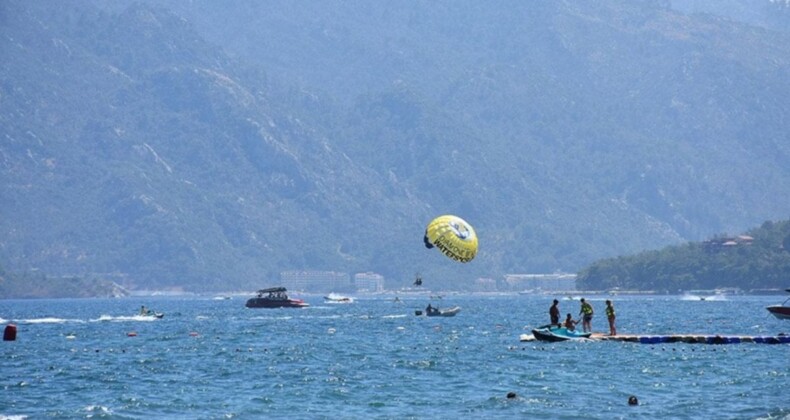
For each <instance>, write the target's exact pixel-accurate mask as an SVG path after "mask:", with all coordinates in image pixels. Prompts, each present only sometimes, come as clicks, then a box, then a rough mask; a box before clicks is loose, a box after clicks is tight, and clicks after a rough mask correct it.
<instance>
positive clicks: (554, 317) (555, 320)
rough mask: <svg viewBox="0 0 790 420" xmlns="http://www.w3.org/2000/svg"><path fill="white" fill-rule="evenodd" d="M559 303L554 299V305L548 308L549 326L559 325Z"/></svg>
mask: <svg viewBox="0 0 790 420" xmlns="http://www.w3.org/2000/svg"><path fill="white" fill-rule="evenodd" d="M559 304H560V301H558V300H557V299H554V304H553V305H551V308H549V316H550V317H551V325H560V307H559V306H558V305H559Z"/></svg>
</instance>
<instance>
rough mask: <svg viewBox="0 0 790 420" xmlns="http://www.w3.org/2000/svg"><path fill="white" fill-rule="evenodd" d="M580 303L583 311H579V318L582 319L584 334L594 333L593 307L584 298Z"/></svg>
mask: <svg viewBox="0 0 790 420" xmlns="http://www.w3.org/2000/svg"><path fill="white" fill-rule="evenodd" d="M579 302H581V304H582V309H581V311H579V316H580V317H581V319H582V330H583V331H584V332H592V318H593V312H594V311H593V307H592V305H590V304H589V303H587V301H586V300H584V298H581V299H579Z"/></svg>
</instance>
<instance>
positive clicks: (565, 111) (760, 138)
mask: <svg viewBox="0 0 790 420" xmlns="http://www.w3.org/2000/svg"><path fill="white" fill-rule="evenodd" d="M703 3H704V2H703ZM753 3H754V4H755V7H762V6H758V3H760V5H765V4H766V3H761V2H753ZM769 3H771V4H773V2H769ZM670 6H671V4H670V3H669V2H663V1H647V0H646V1H612V2H589V1H553V2H495V3H492V4H484V3H480V2H473V1H465V2H464V1H461V2H459V1H452V2H450V1H424V2H423V1H413V2H394V3H393V2H369V1H358V2H354V1H349V2H339V3H330V2H284V3H283V4H271V3H265V2H255V1H239V2H233V3H224V2H213V1H201V0H194V1H189V2H184V1H150V2H124V1H120V2H106V3H105V2H96V4H92V3H90V2H70V3H62V2H55V1H36V2H29V1H21V0H20V1H4V2H2V3H0V57H2V60H0V203H2V204H0V264H2V265H3V266H4V267H5V268H6V269H9V270H12V271H13V270H20V271H23V270H30V269H33V268H35V269H39V270H41V271H43V272H46V273H50V274H53V275H80V276H98V277H101V276H106V277H108V278H112V279H115V280H118V281H119V282H120V283H122V284H124V285H125V286H128V287H131V288H148V289H156V288H166V287H181V288H184V289H187V290H196V291H204V290H205V291H208V290H232V289H242V288H248V289H249V288H255V287H257V286H261V285H264V284H270V283H271V282H272V281H276V279H277V278H278V276H279V272H281V271H284V270H301V269H310V270H334V271H344V272H349V273H355V272H364V271H373V272H378V273H381V274H383V275H384V276H385V277H386V279H387V286H388V287H391V288H394V287H397V286H398V285H406V284H408V283H410V282H411V280H412V277H413V275H414V273H415V272H416V271H420V272H421V273H422V275H423V278H424V279H425V280H426V283H428V282H430V283H428V284H432V285H435V286H440V287H447V288H457V289H464V288H466V287H468V285H469V284H471V281H472V280H473V279H475V278H477V277H491V278H501V276H502V275H503V274H505V273H539V272H553V271H558V270H559V271H566V272H576V271H578V270H580V269H581V268H583V267H584V266H586V265H588V264H591V263H592V262H593V261H595V260H597V259H599V258H604V257H613V256H617V255H622V254H627V253H633V252H638V251H642V250H646V249H654V248H658V247H661V246H665V245H668V244H678V243H682V242H685V241H689V240H702V239H704V238H707V237H710V236H712V235H715V234H719V233H731V234H737V233H739V232H742V231H745V230H747V229H749V228H751V227H753V226H759V225H760V224H761V223H763V222H764V221H765V220H778V219H785V218H787V216H788V209H790V194H788V193H790V141H789V139H788V134H787V133H788V132H790V122H789V121H790V120H789V119H788V118H787V116H788V115H790V101H788V100H787V98H788V97H790V72H789V71H788V70H789V69H790V66H789V64H790V35H788V33H787V32H786V31H783V30H781V25H779V24H773V25H767V24H766V25H759V24H758V23H755V21H752V22H746V21H744V22H738V21H733V20H730V19H726V18H723V17H718V16H715V15H711V14H684V11H683V10H677V9H673V8H671V7H670ZM778 10H784V9H778ZM775 17H777V18H781V14H778V13H777V14H775ZM780 22H781V21H780ZM447 213H449V214H457V215H459V216H461V217H463V218H464V219H466V220H467V221H469V222H470V223H471V224H473V225H474V226H475V228H476V230H477V232H478V235H479V237H480V252H479V254H478V256H477V258H476V259H475V260H474V261H472V262H471V263H468V264H458V263H455V262H453V261H450V260H449V259H447V258H444V257H443V256H441V255H440V254H438V253H437V252H432V251H429V250H426V249H425V248H424V247H423V246H422V234H423V230H424V228H425V225H426V224H427V223H428V221H430V219H431V218H433V217H435V216H438V215H440V214H447ZM434 251H435V250H434Z"/></svg>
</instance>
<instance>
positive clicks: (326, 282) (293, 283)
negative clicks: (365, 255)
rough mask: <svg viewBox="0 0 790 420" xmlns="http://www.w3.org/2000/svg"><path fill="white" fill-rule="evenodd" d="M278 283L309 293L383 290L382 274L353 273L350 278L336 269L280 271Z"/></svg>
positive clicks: (376, 291)
mask: <svg viewBox="0 0 790 420" xmlns="http://www.w3.org/2000/svg"><path fill="white" fill-rule="evenodd" d="M280 285H282V286H283V287H285V288H286V289H288V290H293V291H300V292H310V293H331V292H366V293H378V292H382V291H384V276H382V275H381V274H378V273H373V272H366V273H357V274H354V276H353V279H352V277H351V276H350V275H349V274H348V273H343V272H337V271H319V270H293V271H283V272H281V273H280Z"/></svg>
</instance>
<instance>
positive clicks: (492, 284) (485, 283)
mask: <svg viewBox="0 0 790 420" xmlns="http://www.w3.org/2000/svg"><path fill="white" fill-rule="evenodd" d="M474 291H475V292H497V291H499V288H498V287H497V285H496V280H494V279H489V278H479V279H477V280H475V283H474Z"/></svg>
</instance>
